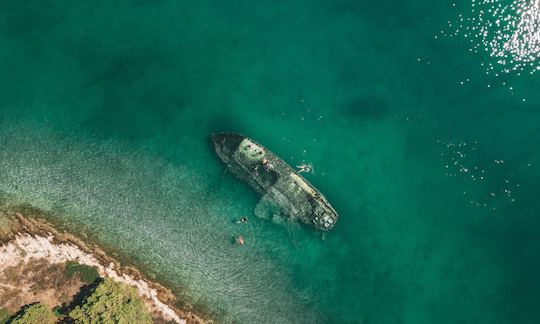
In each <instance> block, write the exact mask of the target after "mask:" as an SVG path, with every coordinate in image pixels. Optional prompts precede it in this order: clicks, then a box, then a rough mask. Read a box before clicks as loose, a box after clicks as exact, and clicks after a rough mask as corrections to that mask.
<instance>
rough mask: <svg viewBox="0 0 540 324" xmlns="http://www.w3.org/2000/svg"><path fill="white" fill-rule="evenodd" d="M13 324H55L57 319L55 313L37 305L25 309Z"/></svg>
mask: <svg viewBox="0 0 540 324" xmlns="http://www.w3.org/2000/svg"><path fill="white" fill-rule="evenodd" d="M10 323H12V324H35V323H39V324H53V323H56V317H55V316H54V314H53V312H52V311H51V310H50V309H48V308H47V307H45V306H44V305H42V304H40V303H35V304H32V305H29V306H26V307H25V308H23V310H22V311H21V312H19V314H18V315H17V316H15V318H14V319H13V320H12V321H11V322H10Z"/></svg>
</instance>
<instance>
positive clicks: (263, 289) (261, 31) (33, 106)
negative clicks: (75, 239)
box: [0, 0, 540, 323]
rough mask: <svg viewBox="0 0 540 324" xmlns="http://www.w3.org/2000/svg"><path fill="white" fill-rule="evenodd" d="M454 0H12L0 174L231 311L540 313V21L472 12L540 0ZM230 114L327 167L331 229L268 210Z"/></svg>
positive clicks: (296, 316) (407, 316) (503, 318)
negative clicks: (230, 139) (228, 138)
mask: <svg viewBox="0 0 540 324" xmlns="http://www.w3.org/2000/svg"><path fill="white" fill-rule="evenodd" d="M113 3H114V4H113ZM452 3H453V2H451V1H442V2H440V3H439V2H434V1H427V0H420V1H413V2H408V3H404V2H398V1H388V0H377V1H375V0H370V1H367V0H365V1H350V0H348V1H345V0H338V1H326V2H324V1H299V2H296V1H236V2H234V3H233V2H220V1H218V2H215V1H169V0H161V1H159V0H156V1H150V0H131V1H127V0H123V1H114V2H113V1H73V0H70V1H68V0H65V1H48V2H46V3H45V2H41V1H20V0H3V1H0V147H1V150H0V192H1V193H2V196H3V197H4V198H7V199H9V200H10V201H15V202H21V203H26V204H30V205H32V206H35V207H37V208H41V209H43V210H46V211H48V212H51V214H52V215H55V216H56V217H58V219H60V221H61V222H62V223H63V224H64V225H65V226H67V227H68V228H72V229H79V228H81V227H84V228H85V229H86V230H87V231H88V232H89V233H91V234H93V235H95V236H96V238H97V239H98V241H99V242H100V243H102V244H104V245H108V246H110V247H112V248H115V249H117V250H120V251H122V252H123V253H124V254H125V255H126V256H128V257H130V258H132V259H133V260H135V261H136V262H137V263H138V264H140V265H141V267H143V268H145V269H147V271H148V272H149V273H150V274H151V275H154V276H156V277H158V278H160V280H162V281H166V282H168V283H169V284H170V285H171V286H172V287H174V288H175V289H176V290H177V291H178V292H179V296H180V297H181V298H182V300H183V301H184V302H186V303H189V304H192V305H195V306H196V307H197V308H202V309H205V310H206V311H209V312H211V313H212V314H213V315H214V316H218V317H219V318H220V319H221V320H223V321H226V322H239V323H300V322H301V323H318V322H320V323H538V322H540V308H539V307H538V306H539V305H540V277H539V276H538V273H539V272H538V271H539V267H540V254H539V249H540V220H539V218H538V217H539V215H540V201H539V199H538V195H539V192H540V185H539V184H538V180H540V153H539V151H538V148H539V147H540V80H539V78H538V76H539V75H538V74H537V73H533V72H534V71H536V70H538V69H540V68H538V66H540V61H538V60H536V57H538V56H539V55H540V54H539V52H540V51H539V50H538V44H540V43H535V39H536V41H537V42H538V39H539V38H538V37H539V36H538V35H539V33H540V31H539V30H540V28H539V27H538V21H537V20H534V19H532V20H531V19H529V18H527V17H530V16H523V17H524V18H523V19H524V21H525V22H524V23H525V25H526V26H531V28H524V29H522V30H520V29H519V28H518V27H516V25H512V24H511V23H507V25H504V26H499V27H498V26H497V25H496V24H492V25H489V24H483V22H484V21H485V20H482V22H480V23H478V21H479V20H478V19H473V18H478V10H479V9H480V8H485V9H486V12H487V9H490V8H491V9H495V8H496V7H497V6H505V8H506V7H508V11H507V12H505V13H504V16H506V15H510V16H511V17H514V18H516V19H518V20H519V17H520V15H519V14H518V13H516V9H515V5H516V4H519V3H525V4H527V3H528V4H530V5H529V7H530V8H532V13H536V14H537V15H538V7H536V9H535V7H531V6H532V5H533V2H531V1H514V2H512V1H495V2H494V3H493V4H483V1H472V2H471V1H465V0H460V1H456V2H455V6H453V5H452ZM473 4H475V6H474V7H473V6H472V5H473ZM482 6H483V7H482ZM479 7H480V8H479ZM475 8H476V9H475ZM512 8H514V9H512ZM497 15H501V16H502V15H503V14H501V13H495V14H493V15H492V16H493V17H495V18H497ZM493 17H491V18H493ZM537 17H538V16H537ZM488 18H489V17H488ZM488 18H485V19H488ZM491 18H490V19H491ZM493 19H494V18H493ZM526 19H529V22H528V23H529V25H527V21H526ZM488 20H489V19H488ZM479 24H480V25H481V26H484V27H485V28H486V30H487V31H488V34H486V35H484V34H480V32H479V31H478V29H476V28H474V29H473V27H475V26H476V27H478V26H479ZM482 24H483V25H482ZM522 25H523V24H522ZM522 25H521V26H522ZM505 28H506V29H505ZM501 30H502V31H503V34H502V35H503V36H504V35H508V33H512V32H518V36H521V37H520V38H519V39H522V41H521V42H518V46H517V47H518V48H521V49H522V50H523V49H525V50H524V51H526V52H527V51H528V52H527V53H525V54H528V55H529V56H530V57H532V58H533V59H532V60H531V59H530V57H529V58H528V60H529V61H528V62H526V64H525V63H523V62H524V61H526V60H527V58H526V57H525V54H524V53H523V51H522V52H511V51H510V52H508V53H506V54H507V55H508V57H507V60H506V61H505V62H499V63H497V61H498V60H499V58H497V57H494V56H493V55H490V51H489V50H493V49H497V46H498V45H501V44H500V42H499V43H493V42H492V43H490V42H489V40H490V39H493V36H492V35H497V33H498V32H499V31H501ZM465 31H466V32H465ZM505 33H506V34H505ZM519 33H521V34H519ZM435 36H437V37H435ZM490 37H491V38H490ZM535 37H536V38H535ZM531 39H532V40H531ZM527 42H528V43H527ZM522 45H523V46H522ZM501 46H502V45H501ZM485 48H487V49H488V51H484V49H485ZM470 49H474V50H470ZM476 49H479V50H478V51H477V52H475V50H476ZM520 55H521V56H520ZM520 62H521V63H522V64H520ZM491 67H493V68H492V69H491ZM513 67H518V68H517V70H516V71H510V72H508V73H505V72H504V71H503V70H505V69H510V70H511V69H512V68H513ZM523 67H525V68H524V69H523V70H521V69H522V68H523ZM216 131H235V132H240V133H243V134H245V135H248V136H250V137H252V138H254V139H256V140H257V141H259V142H261V143H263V144H264V145H266V146H267V147H268V148H270V149H271V150H273V151H274V152H275V153H277V154H279V155H280V156H282V157H283V158H284V159H285V160H286V161H287V162H290V164H292V165H296V164H297V163H299V162H301V161H306V162H310V163H312V164H313V165H314V167H315V174H310V175H307V178H308V179H309V180H310V181H311V182H312V183H313V184H315V185H316V186H317V187H318V188H319V189H320V190H321V191H322V192H323V193H324V194H325V195H326V197H327V198H328V199H329V200H330V201H331V203H332V204H333V205H334V207H335V208H336V209H337V211H338V212H339V214H340V220H339V222H338V224H337V225H336V227H335V228H334V229H333V230H332V232H330V233H329V234H328V235H327V236H326V238H325V240H322V239H321V238H320V237H319V236H317V235H315V234H314V233H312V232H311V231H310V230H307V229H305V228H303V227H301V226H299V225H294V224H289V225H283V224H281V225H280V224H274V223H271V222H268V221H265V220H260V219H257V218H256V217H255V216H254V215H253V208H254V207H255V205H256V203H257V201H258V197H257V195H256V194H255V193H253V192H252V191H251V190H250V189H249V188H248V187H246V186H245V185H244V184H242V183H241V182H239V181H237V180H235V179H234V178H233V177H232V176H231V175H229V174H226V173H225V174H224V168H223V165H222V164H221V163H220V161H219V160H218V159H217V158H216V157H215V155H214V153H213V151H212V149H211V146H210V143H209V134H210V133H212V132H216ZM240 215H248V216H250V222H249V224H248V225H247V226H240V225H236V224H233V220H234V219H235V218H237V217H239V216H240ZM239 233H242V234H243V235H244V237H245V238H246V245H245V246H244V247H241V248H240V247H238V246H235V245H233V244H231V238H232V237H234V236H235V235H236V234H239ZM148 269H151V270H148Z"/></svg>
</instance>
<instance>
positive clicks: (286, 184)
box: [212, 133, 338, 231]
mask: <svg viewBox="0 0 540 324" xmlns="http://www.w3.org/2000/svg"><path fill="white" fill-rule="evenodd" d="M212 141H213V143H214V146H215V150H216V153H217V154H218V156H219V157H220V158H221V159H222V160H223V162H225V164H226V165H227V167H228V169H229V170H230V171H232V173H234V174H235V175H236V176H237V177H238V178H240V179H242V180H244V181H246V182H247V183H248V184H249V185H250V186H251V187H253V188H254V189H255V190H257V191H258V192H259V193H260V194H261V195H263V199H265V200H266V201H269V202H271V203H272V204H273V205H275V206H276V207H278V208H279V210H280V212H281V215H282V216H283V217H285V218H291V219H298V220H300V221H302V222H303V223H305V224H308V225H311V226H313V227H315V228H316V229H318V230H322V231H327V230H329V229H331V228H332V227H333V226H334V225H335V224H336V221H337V219H338V215H337V213H336V211H335V210H334V208H332V206H330V204H329V203H328V201H327V200H326V198H325V197H324V196H323V195H322V194H321V193H320V192H319V191H318V190H317V189H315V188H314V187H313V186H312V185H311V184H310V183H309V182H308V181H307V180H305V179H304V178H303V177H302V176H300V174H298V173H297V172H296V171H295V170H293V169H292V168H291V167H290V166H289V165H287V164H286V163H285V162H284V161H283V160H281V159H280V158H279V157H277V156H276V155H275V154H273V153H272V152H270V151H269V150H267V149H266V148H265V147H263V146H262V145H260V144H258V143H257V142H255V141H253V140H251V139H249V138H247V137H245V136H242V135H238V134H233V133H219V134H213V135H212Z"/></svg>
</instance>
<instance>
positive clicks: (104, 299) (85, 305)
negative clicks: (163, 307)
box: [69, 279, 152, 324]
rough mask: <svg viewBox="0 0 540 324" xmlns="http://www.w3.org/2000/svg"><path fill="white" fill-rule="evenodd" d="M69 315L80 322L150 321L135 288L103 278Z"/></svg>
mask: <svg viewBox="0 0 540 324" xmlns="http://www.w3.org/2000/svg"><path fill="white" fill-rule="evenodd" d="M69 316H70V317H71V318H72V319H73V320H74V322H75V323H80V324H97V323H100V324H101V323H105V324H107V323H118V324H130V323H140V324H146V323H148V324H151V323H152V317H151V316H150V314H149V313H148V311H147V310H146V308H145V306H144V304H143V302H142V300H141V299H140V298H139V296H138V295H137V291H136V290H135V288H132V287H130V286H127V285H124V284H121V283H118V282H115V281H113V280H112V279H105V280H104V281H103V282H102V283H100V284H99V285H98V286H97V287H96V289H95V290H94V292H93V293H92V294H90V295H89V296H88V297H86V298H85V299H84V300H83V302H82V304H81V305H79V306H77V307H75V309H73V310H72V311H71V312H70V313H69Z"/></svg>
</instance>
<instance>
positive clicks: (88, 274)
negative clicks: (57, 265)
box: [64, 261, 99, 283]
mask: <svg viewBox="0 0 540 324" xmlns="http://www.w3.org/2000/svg"><path fill="white" fill-rule="evenodd" d="M77 273H79V274H80V276H81V280H82V281H83V282H85V283H92V282H94V280H96V279H97V278H99V273H98V272H97V270H96V268H94V267H91V266H89V265H86V264H79V263H78V262H75V261H68V262H66V265H65V268H64V275H65V276H66V277H67V278H72V277H73V276H74V275H75V274H77Z"/></svg>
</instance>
